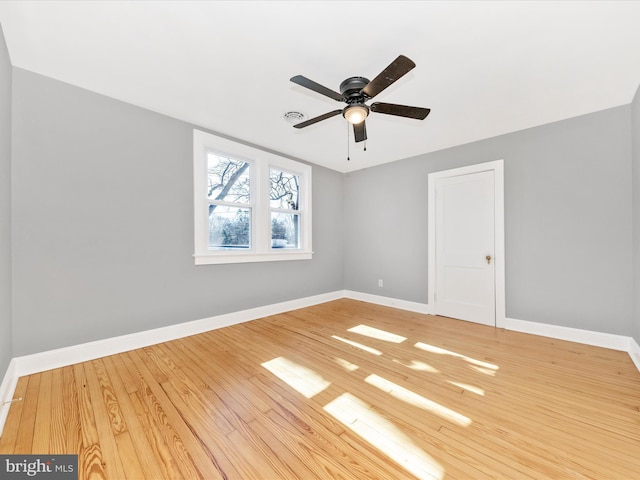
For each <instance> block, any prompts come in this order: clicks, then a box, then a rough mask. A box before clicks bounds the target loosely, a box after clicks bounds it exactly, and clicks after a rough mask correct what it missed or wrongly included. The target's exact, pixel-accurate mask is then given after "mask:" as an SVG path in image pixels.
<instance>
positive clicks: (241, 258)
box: [193, 251, 313, 265]
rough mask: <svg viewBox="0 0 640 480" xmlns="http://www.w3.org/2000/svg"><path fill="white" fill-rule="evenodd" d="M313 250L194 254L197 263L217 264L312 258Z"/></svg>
mask: <svg viewBox="0 0 640 480" xmlns="http://www.w3.org/2000/svg"><path fill="white" fill-rule="evenodd" d="M312 256H313V252H301V251H295V252H277V253H242V254H234V253H227V252H223V253H211V254H204V255H202V254H196V255H194V256H193V258H194V263H195V264H196V265H217V264H224V263H254V262H282V261H287V260H311V258H312Z"/></svg>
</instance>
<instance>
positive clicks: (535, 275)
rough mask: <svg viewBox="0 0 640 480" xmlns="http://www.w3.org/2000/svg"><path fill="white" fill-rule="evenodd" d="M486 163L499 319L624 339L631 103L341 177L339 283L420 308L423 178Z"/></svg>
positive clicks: (629, 277) (628, 305)
mask: <svg viewBox="0 0 640 480" xmlns="http://www.w3.org/2000/svg"><path fill="white" fill-rule="evenodd" d="M425 134H428V132H425ZM497 159H504V162H505V230H506V232H505V237H506V238H505V242H506V245H505V249H506V283H507V287H506V288H507V290H506V307H507V316H508V317H510V318H515V319H520V320H528V321H533V322H541V323H550V324H555V325H562V326H568V327H574V328H581V329H587V330H594V331H599V332H608V333H614V334H620V335H631V331H632V315H633V313H632V312H633V269H632V262H631V259H632V229H631V205H632V199H631V178H630V173H631V128H630V106H623V107H618V108H613V109H609V110H605V111H602V112H597V113H593V114H590V115H585V116H581V117H577V118H572V119H569V120H565V121H561V122H556V123H553V124H549V125H544V126H541V127H537V128H531V129H528V130H524V131H520V132H515V133H512V134H508V135H503V136H499V137H495V138H492V139H488V140H483V141H479V142H475V143H471V144H467V145H462V146H459V147H455V148H450V149H447V150H443V151H439V152H435V153H430V154H425V155H421V156H418V157H415V158H411V159H407V160H402V161H398V162H394V163H390V164H386V165H382V166H378V167H373V168H370V169H366V170H361V171H357V172H354V173H350V174H348V175H346V179H345V238H346V239H348V241H347V242H346V244H345V288H346V289H349V290H355V291H359V292H366V293H371V294H377V295H384V296H389V297H393V298H399V299H404V300H409V301H415V302H421V303H427V270H428V264H427V176H428V174H429V173H430V172H435V171H438V170H445V169H449V168H455V167H460V166H464V165H470V164H475V163H481V162H486V161H492V160H497ZM377 279H383V280H384V287H383V288H378V287H377Z"/></svg>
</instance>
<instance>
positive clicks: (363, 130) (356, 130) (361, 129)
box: [353, 120, 367, 142]
mask: <svg viewBox="0 0 640 480" xmlns="http://www.w3.org/2000/svg"><path fill="white" fill-rule="evenodd" d="M353 135H354V137H355V138H356V142H363V141H364V140H366V139H367V127H366V125H365V121H364V120H363V121H362V122H360V123H354V124H353Z"/></svg>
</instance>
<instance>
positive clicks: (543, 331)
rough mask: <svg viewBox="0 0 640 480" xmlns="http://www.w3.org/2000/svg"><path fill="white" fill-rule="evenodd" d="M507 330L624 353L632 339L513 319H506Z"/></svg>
mask: <svg viewBox="0 0 640 480" xmlns="http://www.w3.org/2000/svg"><path fill="white" fill-rule="evenodd" d="M505 328H506V329H507V330H513V331H515V332H522V333H530V334H532V335H540V336H542V337H551V338H557V339H558V340H567V341H569V342H576V343H583V344H585V345H593V346H596V347H602V348H610V349H612V350H621V351H623V352H628V351H629V341H630V339H631V337H625V336H623V335H614V334H612V333H601V332H593V331H591V330H580V329H578V328H570V327H561V326H558V325H550V324H546V323H538V322H528V321H525V320H516V319H513V318H507V319H505Z"/></svg>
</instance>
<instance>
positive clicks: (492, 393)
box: [0, 299, 640, 480]
mask: <svg viewBox="0 0 640 480" xmlns="http://www.w3.org/2000/svg"><path fill="white" fill-rule="evenodd" d="M14 397H15V398H17V397H23V401H21V402H16V403H14V404H12V406H11V410H10V412H9V416H8V418H7V422H6V426H5V430H4V433H3V436H2V438H1V439H0V453H1V454H6V453H38V454H47V453H52V454H64V453H78V454H79V465H80V478H81V479H92V480H93V479H110V480H124V479H131V480H139V479H154V480H155V479H188V480H191V479H207V480H209V479H241V480H251V479H264V480H270V479H274V480H276V479H277V480H281V479H334V478H335V479H358V480H363V479H393V480H397V479H405V478H406V479H412V478H419V479H438V480H443V479H446V480H453V479H465V480H467V479H469V480H478V479H485V478H494V479H495V478H498V479H515V480H519V479H597V480H631V479H637V478H640V373H639V372H638V371H637V370H636V368H635V366H634V365H633V363H632V362H631V360H630V358H629V357H628V355H627V354H626V353H624V352H618V351H613V350H607V349H602V348H597V347H590V346H585V345H580V344H574V343H570V342H563V341H559V340H553V339H549V338H544V337H537V336H532V335H527V334H520V333H516V332H509V331H505V330H500V329H494V328H491V327H486V326H482V325H476V324H472V323H467V322H461V321H457V320H452V319H448V318H443V317H432V316H427V315H420V314H416V313H411V312H406V311H400V310H394V309H390V308H386V307H380V306H375V305H371V304H367V303H362V302H357V301H353V300H346V299H344V300H338V301H334V302H329V303H326V304H322V305H317V306H314V307H310V308H305V309H302V310H296V311H293V312H289V313H286V314H282V315H276V316H272V317H268V318H264V319H260V320H256V321H253V322H249V323H244V324H239V325H235V326H232V327H227V328H223V329H220V330H215V331H211V332H208V333H205V334H201V335H196V336H191V337H187V338H184V339H180V340H175V341H172V342H167V343H163V344H159V345H155V346H153V347H148V348H143V349H140V350H135V351H131V352H127V353H124V354H119V355H114V356H110V357H105V358H101V359H98V360H94V361H90V362H86V363H82V364H77V365H73V366H68V367H65V368H61V369H56V370H51V371H47V372H43V373H39V374H35V375H31V376H29V377H23V378H21V379H20V380H19V382H18V386H17V389H16V393H15V395H14Z"/></svg>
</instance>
